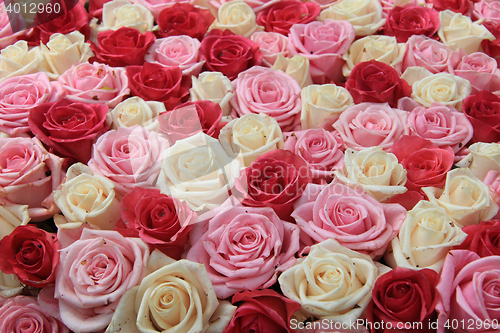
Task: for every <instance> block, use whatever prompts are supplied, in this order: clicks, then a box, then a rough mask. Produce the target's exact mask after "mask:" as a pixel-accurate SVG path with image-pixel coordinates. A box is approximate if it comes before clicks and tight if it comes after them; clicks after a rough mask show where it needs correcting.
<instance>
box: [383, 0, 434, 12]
mask: <svg viewBox="0 0 500 333" xmlns="http://www.w3.org/2000/svg"><path fill="white" fill-rule="evenodd" d="M380 3H381V4H382V8H383V10H384V13H385V14H388V13H389V11H391V9H393V8H395V7H405V6H408V7H410V6H417V5H419V6H425V5H426V3H425V1H423V0H380Z"/></svg>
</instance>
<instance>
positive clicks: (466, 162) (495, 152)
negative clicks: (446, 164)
mask: <svg viewBox="0 0 500 333" xmlns="http://www.w3.org/2000/svg"><path fill="white" fill-rule="evenodd" d="M469 150H470V153H469V155H467V156H466V157H465V158H463V159H462V160H461V161H460V162H459V163H458V166H460V167H466V168H467V167H468V168H469V169H470V170H471V171H472V173H473V174H474V176H476V177H477V178H479V179H480V180H484V178H485V177H486V174H487V173H488V171H490V170H496V171H500V144H498V143H495V142H493V143H483V142H476V143H474V144H472V145H470V147H469Z"/></svg>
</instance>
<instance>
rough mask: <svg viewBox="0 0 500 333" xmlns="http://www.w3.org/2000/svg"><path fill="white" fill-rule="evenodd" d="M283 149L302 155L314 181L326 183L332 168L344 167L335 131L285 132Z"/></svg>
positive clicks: (340, 140) (339, 143) (319, 129)
mask: <svg viewBox="0 0 500 333" xmlns="http://www.w3.org/2000/svg"><path fill="white" fill-rule="evenodd" d="M284 136H285V139H286V141H285V145H284V146H283V149H285V150H290V151H291V152H292V153H294V154H296V155H298V156H300V157H302V158H303V159H304V160H305V161H306V162H307V163H308V164H309V168H310V169H311V171H312V175H313V181H314V182H315V183H328V182H330V181H331V180H332V178H333V170H338V169H342V168H343V167H344V153H343V151H342V150H343V146H344V145H343V143H342V139H341V137H340V135H339V134H338V133H337V132H327V131H325V130H324V129H322V128H318V129H308V130H305V131H297V132H292V133H285V134H284Z"/></svg>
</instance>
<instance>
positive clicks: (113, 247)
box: [54, 228, 149, 332]
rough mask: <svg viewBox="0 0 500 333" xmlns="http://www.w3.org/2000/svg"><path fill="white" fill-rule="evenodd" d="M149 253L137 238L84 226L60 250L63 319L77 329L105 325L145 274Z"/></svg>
mask: <svg viewBox="0 0 500 333" xmlns="http://www.w3.org/2000/svg"><path fill="white" fill-rule="evenodd" d="M148 257H149V251H148V247H147V245H146V244H145V243H144V242H143V241H142V240H140V239H138V238H126V237H123V236H121V235H120V234H119V233H118V232H116V231H109V230H92V229H87V228H84V229H83V231H82V234H81V236H80V239H78V240H77V241H75V242H74V243H72V244H70V245H68V246H67V247H65V248H63V249H61V252H60V261H59V265H58V267H57V272H56V274H57V279H56V285H55V292H54V298H55V299H57V300H59V312H60V315H61V321H62V322H63V323H64V324H65V325H66V326H68V328H69V329H71V330H72V331H75V332H95V331H99V330H102V329H104V328H106V326H108V324H109V322H110V321H111V318H112V317H113V311H114V309H116V306H117V303H118V301H119V300H120V297H122V296H123V294H124V293H125V292H126V291H127V290H129V289H130V288H132V287H134V286H135V285H137V284H139V283H140V282H141V280H142V279H143V278H144V276H145V275H146V265H147V261H148Z"/></svg>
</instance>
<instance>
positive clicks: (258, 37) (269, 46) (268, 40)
mask: <svg viewBox="0 0 500 333" xmlns="http://www.w3.org/2000/svg"><path fill="white" fill-rule="evenodd" d="M250 39H251V40H252V41H254V42H255V43H256V44H257V45H259V48H260V51H261V52H262V55H263V56H264V58H263V60H262V63H263V64H264V65H265V66H267V67H273V65H274V62H275V61H276V58H277V57H278V54H281V55H282V56H284V57H285V58H286V57H288V55H289V53H290V52H289V51H288V37H287V36H285V35H283V34H279V33H277V32H266V31H256V32H254V33H253V34H252V35H251V36H250Z"/></svg>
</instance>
